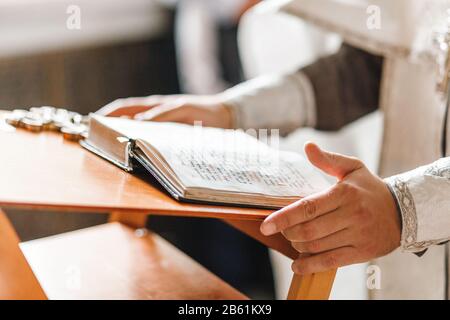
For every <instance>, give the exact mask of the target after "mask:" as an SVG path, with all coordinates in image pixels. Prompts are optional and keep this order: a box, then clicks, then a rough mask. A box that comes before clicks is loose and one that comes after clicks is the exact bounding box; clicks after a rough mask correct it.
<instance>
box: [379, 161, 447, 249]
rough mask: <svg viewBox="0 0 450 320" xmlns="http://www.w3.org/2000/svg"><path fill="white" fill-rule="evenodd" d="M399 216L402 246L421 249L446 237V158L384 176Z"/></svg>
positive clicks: (444, 239)
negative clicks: (398, 210) (390, 175)
mask: <svg viewBox="0 0 450 320" xmlns="http://www.w3.org/2000/svg"><path fill="white" fill-rule="evenodd" d="M386 182H387V184H388V186H389V187H390V189H391V191H392V193H393V194H394V196H395V198H396V200H397V203H398V207H399V209H400V211H401V215H402V222H403V227H402V248H403V250H404V251H407V252H415V253H417V252H421V251H424V250H426V249H427V248H428V247H429V246H432V245H436V244H441V243H444V242H446V241H448V240H450V158H443V159H441V160H439V161H437V162H435V163H433V164H431V165H429V166H425V167H420V168H418V169H416V170H413V171H410V172H407V173H404V174H401V175H398V176H394V177H391V178H388V179H386Z"/></svg>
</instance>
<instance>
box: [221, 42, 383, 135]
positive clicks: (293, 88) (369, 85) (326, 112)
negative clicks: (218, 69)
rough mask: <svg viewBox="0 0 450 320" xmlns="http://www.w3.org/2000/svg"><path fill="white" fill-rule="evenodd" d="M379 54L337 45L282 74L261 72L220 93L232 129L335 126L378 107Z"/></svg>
mask: <svg viewBox="0 0 450 320" xmlns="http://www.w3.org/2000/svg"><path fill="white" fill-rule="evenodd" d="M382 62H383V60H382V58H380V57H378V56H374V55H372V54H370V53H367V52H365V51H363V50H359V49H356V48H353V47H351V46H348V45H345V44H344V45H343V46H342V48H341V49H340V50H339V52H338V53H336V54H334V55H330V56H328V57H325V58H322V59H319V60H318V61H317V62H316V63H314V64H312V65H309V66H307V67H305V68H303V69H302V70H300V71H298V72H296V73H294V74H291V75H286V76H267V77H262V78H257V79H254V80H251V81H249V82H245V83H243V84H241V85H238V86H236V87H234V88H232V89H230V90H227V91H226V92H225V93H224V100H225V104H227V105H228V106H229V107H230V108H231V111H232V112H233V114H234V118H235V119H234V120H235V127H238V128H244V129H248V128H252V129H261V128H264V129H280V131H281V133H282V134H287V133H289V132H291V131H293V130H295V129H297V128H299V127H303V126H310V127H316V128H317V129H320V130H337V129H340V128H341V127H343V126H344V125H346V124H348V123H350V122H352V121H354V120H356V119H358V118H359V117H361V116H364V115H366V114H368V113H370V112H372V111H374V110H376V109H377V108H378V102H379V93H380V81H381V71H382Z"/></svg>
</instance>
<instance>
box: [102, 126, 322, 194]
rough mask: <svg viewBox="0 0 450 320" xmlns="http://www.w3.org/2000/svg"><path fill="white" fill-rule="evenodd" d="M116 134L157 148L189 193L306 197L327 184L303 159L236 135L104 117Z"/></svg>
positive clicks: (227, 131) (234, 132)
mask: <svg viewBox="0 0 450 320" xmlns="http://www.w3.org/2000/svg"><path fill="white" fill-rule="evenodd" d="M104 121H107V122H108V125H110V126H111V127H112V128H113V129H114V130H116V131H119V132H122V133H123V134H124V135H126V136H127V137H130V138H133V139H139V141H140V142H141V144H143V145H144V146H145V145H147V148H148V150H151V149H152V148H153V149H156V150H158V152H159V153H160V155H162V157H163V158H164V160H165V161H166V162H167V163H168V164H169V165H170V167H171V169H172V170H173V172H174V173H175V174H176V176H177V177H178V179H179V180H180V181H181V182H182V184H183V185H184V186H185V187H187V188H205V189H215V190H223V191H229V192H236V193H258V194H263V195H268V196H279V197H304V196H307V195H310V194H312V193H315V192H318V191H321V190H323V189H325V188H326V187H328V186H329V183H328V182H327V181H326V180H325V179H324V178H323V177H322V176H321V174H320V173H319V172H318V171H317V170H316V169H314V168H313V167H312V166H311V165H310V164H309V163H308V162H307V161H306V160H305V159H304V158H303V157H302V156H301V155H299V154H297V153H293V152H283V151H279V150H277V149H274V148H271V147H269V146H268V145H267V144H266V143H263V142H261V141H258V140H257V139H255V138H254V137H252V136H250V135H248V134H245V133H244V132H242V131H240V130H222V129H215V128H205V127H200V126H188V125H180V124H172V123H154V122H137V121H131V120H125V119H113V118H107V119H106V118H105V120H104Z"/></svg>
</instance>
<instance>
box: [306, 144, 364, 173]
mask: <svg viewBox="0 0 450 320" xmlns="http://www.w3.org/2000/svg"><path fill="white" fill-rule="evenodd" d="M305 152H306V156H307V157H308V159H309V161H310V162H311V163H312V164H313V165H314V166H315V167H317V168H319V169H320V170H322V171H324V172H325V173H327V174H329V175H331V176H333V177H336V178H338V179H339V180H342V179H344V178H345V177H346V176H347V175H349V174H350V173H352V172H354V171H356V170H359V169H361V168H363V167H364V164H363V163H362V162H361V161H360V160H358V159H356V158H353V157H347V156H343V155H341V154H338V153H332V152H328V151H324V150H322V149H320V148H319V147H318V146H317V145H316V144H314V143H310V142H309V143H307V144H306V145H305Z"/></svg>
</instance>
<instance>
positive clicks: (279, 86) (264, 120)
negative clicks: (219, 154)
mask: <svg viewBox="0 0 450 320" xmlns="http://www.w3.org/2000/svg"><path fill="white" fill-rule="evenodd" d="M223 95H224V100H225V104H226V105H228V106H229V107H230V108H231V111H232V113H233V115H234V124H235V127H236V128H242V129H256V130H258V129H279V130H280V132H281V134H287V133H289V132H291V131H293V130H295V129H297V128H300V127H303V126H313V125H314V123H315V103H314V93H313V88H312V86H311V83H310V82H309V80H308V78H307V77H306V76H305V75H304V74H303V73H302V72H301V71H299V72H296V73H294V74H291V75H284V76H283V75H271V76H263V77H259V78H256V79H253V80H250V81H247V82H244V83H242V84H240V85H238V86H236V87H234V88H232V89H229V90H227V91H225V93H224V94H223Z"/></svg>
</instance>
